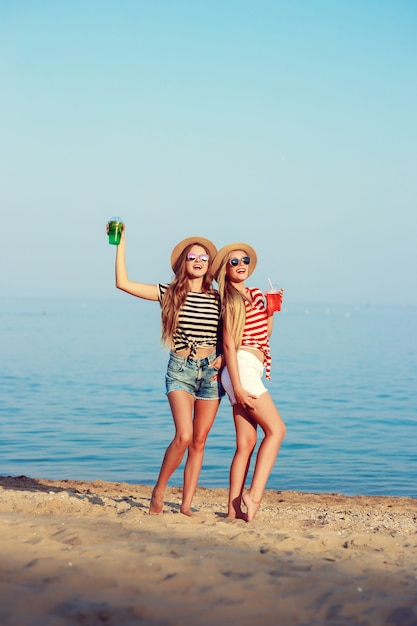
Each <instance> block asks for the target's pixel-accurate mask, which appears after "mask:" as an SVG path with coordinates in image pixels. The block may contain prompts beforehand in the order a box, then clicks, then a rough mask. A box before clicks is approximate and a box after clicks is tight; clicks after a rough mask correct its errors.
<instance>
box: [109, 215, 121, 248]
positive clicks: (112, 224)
mask: <svg viewBox="0 0 417 626" xmlns="http://www.w3.org/2000/svg"><path fill="white" fill-rule="evenodd" d="M122 230H123V220H122V219H121V218H120V217H112V218H111V220H109V222H108V233H109V243H110V244H112V245H113V246H118V245H119V243H120V238H121V236H122Z"/></svg>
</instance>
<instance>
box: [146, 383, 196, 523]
mask: <svg viewBox="0 0 417 626" xmlns="http://www.w3.org/2000/svg"><path fill="white" fill-rule="evenodd" d="M168 401H169V404H170V407H171V412H172V417H173V419H174V424H175V437H174V439H173V440H172V441H171V443H170V444H169V446H168V448H167V449H166V452H165V455H164V459H163V461H162V465H161V469H160V472H159V477H158V480H157V483H156V485H155V487H154V488H153V491H152V498H151V504H150V507H149V513H150V514H151V515H158V514H160V513H162V510H163V501H164V493H165V488H166V486H167V483H168V480H169V479H170V478H171V476H172V474H173V473H174V472H175V470H176V469H177V467H178V466H179V465H180V463H181V461H182V460H183V458H184V454H185V451H186V450H187V448H188V446H189V445H190V443H191V441H192V437H193V419H192V411H193V406H194V398H193V396H192V395H191V394H189V393H187V392H186V391H171V392H170V393H169V394H168Z"/></svg>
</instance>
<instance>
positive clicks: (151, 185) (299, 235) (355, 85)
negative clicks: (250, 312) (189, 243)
mask: <svg viewBox="0 0 417 626" xmlns="http://www.w3.org/2000/svg"><path fill="white" fill-rule="evenodd" d="M0 68H1V98H0V112H1V135H0V143H1V150H0V166H1V183H0V206H1V219H2V226H3V233H2V242H1V246H0V255H1V257H0V262H1V291H2V297H9V296H25V295H27V296H36V295H39V296H41V297H47V296H51V297H55V296H65V297H81V298H90V297H91V298H95V297H120V295H122V294H119V295H118V292H116V290H115V289H114V281H113V265H114V248H113V247H111V246H109V245H108V243H107V239H106V235H105V224H106V222H107V220H108V219H109V218H110V217H112V216H113V215H120V216H122V217H123V218H124V219H125V221H126V223H127V239H128V250H127V255H128V269H129V273H130V277H131V278H132V279H136V280H143V281H146V282H157V281H163V280H169V279H170V278H171V270H170V267H169V255H170V252H171V249H172V248H173V246H174V245H175V244H176V243H177V241H179V240H180V239H182V238H184V237H188V236H191V235H194V234H201V235H203V236H206V237H208V238H210V239H212V240H213V241H214V242H215V243H216V244H217V245H218V246H219V247H220V246H222V245H224V244H226V243H229V242H231V241H248V242H249V243H251V244H252V245H253V246H254V247H255V248H256V249H257V251H258V255H259V263H258V267H257V270H256V272H255V274H254V276H253V278H252V280H251V284H256V285H258V286H260V287H266V284H267V277H268V276H271V277H272V279H273V280H274V281H276V282H277V283H279V284H280V285H282V286H284V287H285V289H286V299H287V301H288V302H291V301H293V302H304V303H314V302H348V303H355V304H361V303H379V302H381V301H382V302H383V303H386V302H387V301H389V302H392V303H394V304H401V305H417V288H416V287H417V284H416V275H417V2H416V1H415V0H285V1H284V0H270V1H268V0H250V1H246V0H204V1H202V0H187V1H185V0H147V1H144V0H136V1H135V0H36V1H32V0H0Z"/></svg>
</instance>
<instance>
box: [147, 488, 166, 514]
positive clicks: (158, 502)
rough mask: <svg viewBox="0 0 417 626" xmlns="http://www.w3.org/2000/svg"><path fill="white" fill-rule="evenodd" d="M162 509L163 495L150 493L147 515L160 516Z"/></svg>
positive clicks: (154, 492)
mask: <svg viewBox="0 0 417 626" xmlns="http://www.w3.org/2000/svg"><path fill="white" fill-rule="evenodd" d="M163 508H164V501H163V495H160V494H157V493H156V491H155V490H153V491H152V497H151V504H150V506H149V515H161V513H162V512H163Z"/></svg>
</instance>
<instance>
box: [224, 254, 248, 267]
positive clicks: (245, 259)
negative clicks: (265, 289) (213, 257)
mask: <svg viewBox="0 0 417 626" xmlns="http://www.w3.org/2000/svg"><path fill="white" fill-rule="evenodd" d="M241 261H242V263H243V264H244V265H249V263H250V256H243V257H242V258H241V259H238V258H237V257H236V256H235V257H233V259H229V264H230V265H231V266H232V267H237V266H238V265H239V263H240V262H241Z"/></svg>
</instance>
